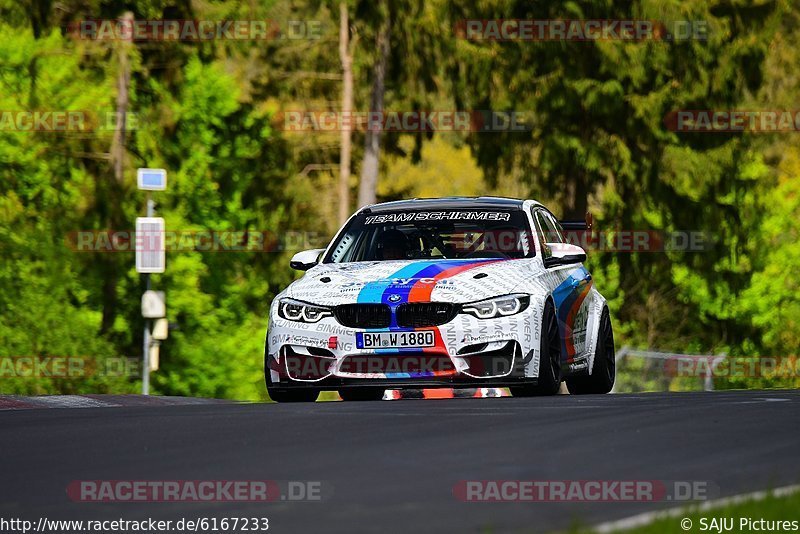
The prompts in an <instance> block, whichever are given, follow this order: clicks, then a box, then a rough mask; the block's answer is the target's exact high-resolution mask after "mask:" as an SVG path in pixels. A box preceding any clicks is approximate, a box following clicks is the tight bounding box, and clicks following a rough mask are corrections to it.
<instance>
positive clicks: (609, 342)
mask: <svg viewBox="0 0 800 534" xmlns="http://www.w3.org/2000/svg"><path fill="white" fill-rule="evenodd" d="M616 373H617V371H616V354H615V352H614V331H613V329H612V328H611V318H610V317H609V315H608V308H603V313H602V314H601V315H600V329H599V330H598V332H597V347H596V348H595V351H594V363H592V374H590V375H587V374H583V375H577V376H573V377H570V378H567V389H569V392H570V393H572V394H573V395H586V394H592V393H598V394H602V393H608V392H609V391H611V388H612V387H614V379H615V378H616Z"/></svg>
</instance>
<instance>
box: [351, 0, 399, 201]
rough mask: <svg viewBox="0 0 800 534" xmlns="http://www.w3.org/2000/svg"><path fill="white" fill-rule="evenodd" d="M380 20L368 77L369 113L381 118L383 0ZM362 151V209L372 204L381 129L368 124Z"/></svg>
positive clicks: (385, 32)
mask: <svg viewBox="0 0 800 534" xmlns="http://www.w3.org/2000/svg"><path fill="white" fill-rule="evenodd" d="M381 4H382V6H383V10H382V11H383V13H384V16H385V18H384V20H383V23H382V24H381V28H380V30H379V31H378V37H377V39H376V43H375V44H376V48H377V50H378V57H377V58H376V59H375V65H374V66H373V73H372V94H371V96H370V108H369V111H370V113H372V112H374V113H377V114H378V115H377V116H379V117H380V116H382V114H383V94H384V91H385V88H386V80H385V78H386V61H387V59H388V56H389V37H390V31H391V20H390V14H389V8H388V5H387V2H386V0H383V1H382V2H381ZM365 137H366V142H365V147H364V148H365V150H364V162H363V164H362V166H361V183H360V184H359V189H358V205H359V207H361V206H366V205H367V204H374V203H375V198H376V195H375V190H376V189H377V186H378V163H379V158H380V152H381V129H380V127H378V125H376V126H375V127H373V125H370V124H369V123H368V127H367V133H366V136H365Z"/></svg>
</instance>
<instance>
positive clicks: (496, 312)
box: [264, 197, 615, 402]
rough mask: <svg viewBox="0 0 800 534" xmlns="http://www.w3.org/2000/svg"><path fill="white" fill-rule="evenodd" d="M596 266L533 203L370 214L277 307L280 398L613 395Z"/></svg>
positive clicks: (296, 264)
mask: <svg viewBox="0 0 800 534" xmlns="http://www.w3.org/2000/svg"><path fill="white" fill-rule="evenodd" d="M565 225H566V223H565ZM571 226H572V227H573V229H574V227H575V224H574V223H572V224H571ZM578 226H579V225H578ZM585 259H586V253H585V252H584V250H583V249H582V248H580V247H578V246H575V245H573V244H569V243H567V242H566V239H565V238H564V232H563V228H562V225H561V224H560V223H559V222H558V221H557V220H556V219H555V217H553V215H552V214H551V213H550V212H549V211H548V210H547V208H545V207H544V206H542V205H541V204H539V203H538V202H536V201H533V200H525V201H523V200H515V199H506V198H491V197H480V198H442V199H424V200H417V199H414V200H403V201H397V202H387V203H383V204H375V205H372V206H368V207H365V208H363V209H361V210H359V211H358V212H357V213H356V214H355V215H353V216H352V217H350V219H349V220H348V221H347V223H346V224H345V225H344V226H343V227H342V229H341V230H339V232H338V233H337V235H336V237H335V238H334V239H333V241H332V242H331V243H330V245H329V246H328V248H327V249H324V250H323V249H317V250H307V251H304V252H300V253H298V254H296V255H295V256H294V257H293V258H292V261H291V267H292V268H294V269H299V270H303V271H307V272H306V274H305V276H303V277H302V278H301V279H299V280H297V281H295V282H293V283H292V284H291V285H289V287H287V288H286V290H284V291H283V292H282V293H280V294H279V295H278V296H277V297H276V298H275V300H274V301H273V303H272V306H271V307H270V315H269V328H268V330H267V339H266V348H265V366H264V368H265V377H266V385H267V390H268V392H269V395H270V397H271V398H272V399H273V400H275V401H278V402H287V401H313V400H316V399H317V397H318V395H319V392H320V391H322V390H338V392H339V394H340V395H341V397H342V398H343V399H344V400H370V399H380V398H381V397H382V396H383V394H384V390H386V389H419V388H435V387H451V388H452V387H455V388H461V387H463V388H471V387H508V388H509V389H510V391H511V394H512V395H514V396H532V395H553V394H555V393H557V392H558V390H559V386H560V384H561V382H562V380H564V381H566V383H567V387H568V389H569V391H570V393H607V392H609V391H610V390H611V387H612V386H613V384H614V375H615V367H614V335H613V332H612V328H611V320H610V318H609V312H608V307H607V306H606V301H605V299H604V298H603V296H602V295H601V294H600V293H599V292H598V291H597V289H595V287H594V285H593V282H592V276H591V275H590V274H589V272H588V271H587V270H586V269H585V268H584V267H583V265H582V262H583V261H584V260H585Z"/></svg>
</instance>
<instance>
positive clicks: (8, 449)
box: [0, 391, 800, 533]
mask: <svg viewBox="0 0 800 534" xmlns="http://www.w3.org/2000/svg"><path fill="white" fill-rule="evenodd" d="M0 473H2V475H1V478H0V480H2V484H0V517H4V518H9V517H21V518H31V519H36V518H38V517H40V516H45V517H47V518H48V519H73V518H81V519H116V518H122V519H136V520H139V519H146V518H148V517H154V518H161V519H173V520H177V519H179V518H181V517H187V518H192V517H204V516H215V517H224V516H235V515H246V516H259V517H268V518H269V521H270V532H303V533H305V532H367V531H371V532H433V531H439V532H441V531H445V532H450V531H461V532H465V531H466V532H477V531H486V530H487V529H488V530H489V531H491V532H509V531H523V532H547V531H552V530H560V529H567V528H569V526H570V525H571V524H574V523H575V522H576V521H577V522H581V523H584V524H595V523H598V522H602V521H607V520H613V519H618V518H622V517H626V516H629V515H633V514H637V513H640V512H644V511H648V510H652V509H656V508H659V507H672V506H674V505H675V503H674V502H667V501H661V502H656V503H652V502H651V503H643V502H614V503H607V502H602V503H588V504H587V503H541V502H525V503H485V502H477V503H476V502H462V501H459V500H457V499H456V498H454V496H453V487H454V485H456V484H457V483H458V482H459V481H461V480H508V479H512V480H663V481H704V482H706V483H708V484H709V486H708V487H709V488H713V489H712V490H711V492H712V493H714V494H716V493H718V494H719V495H720V496H727V495H734V494H739V493H744V492H749V491H754V490H758V489H764V488H770V487H778V486H782V485H787V484H791V483H797V482H798V481H800V393H799V392H796V391H749V392H717V393H670V394H639V395H627V394H619V395H606V396H585V397H578V396H566V395H564V396H562V395H560V396H557V397H551V398H533V399H515V398H492V399H447V400H401V401H392V402H386V401H384V402H369V403H344V402H329V403H316V404H302V405H275V404H197V405H184V406H157V405H156V406H134V407H115V408H62V409H32V410H10V411H2V412H0ZM201 479H203V480H206V479H211V480H256V479H259V480H263V479H266V480H278V481H290V480H291V481H302V480H304V481H320V482H321V483H322V485H321V492H322V495H323V500H322V501H321V502H286V501H280V500H278V501H277V502H270V503H257V504H256V503H214V504H208V503H197V502H183V503H148V502H129V503H85V502H73V501H72V500H70V498H69V497H68V496H67V492H66V488H67V486H68V485H69V484H70V482H71V481H74V480H201ZM787 519H788V518H787ZM675 532H680V528H679V526H678V521H677V520H676V525H675Z"/></svg>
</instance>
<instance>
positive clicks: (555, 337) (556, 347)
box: [508, 299, 561, 397]
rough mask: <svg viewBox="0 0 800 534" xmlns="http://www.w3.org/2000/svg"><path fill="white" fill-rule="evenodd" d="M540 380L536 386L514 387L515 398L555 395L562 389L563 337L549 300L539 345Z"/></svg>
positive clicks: (512, 388)
mask: <svg viewBox="0 0 800 534" xmlns="http://www.w3.org/2000/svg"><path fill="white" fill-rule="evenodd" d="M539 354H540V358H539V378H538V381H537V383H536V385H533V384H531V385H525V386H512V387H510V388H508V389H509V391H511V395H513V396H514V397H539V396H545V395H555V394H556V393H558V389H559V388H560V387H561V335H560V334H559V331H558V319H557V318H556V310H555V306H554V305H553V301H552V300H550V299H548V300H547V302H545V305H544V311H543V312H542V339H541V341H540V344H539Z"/></svg>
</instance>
